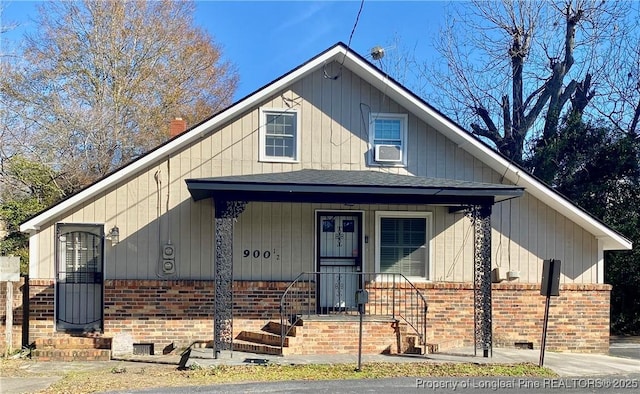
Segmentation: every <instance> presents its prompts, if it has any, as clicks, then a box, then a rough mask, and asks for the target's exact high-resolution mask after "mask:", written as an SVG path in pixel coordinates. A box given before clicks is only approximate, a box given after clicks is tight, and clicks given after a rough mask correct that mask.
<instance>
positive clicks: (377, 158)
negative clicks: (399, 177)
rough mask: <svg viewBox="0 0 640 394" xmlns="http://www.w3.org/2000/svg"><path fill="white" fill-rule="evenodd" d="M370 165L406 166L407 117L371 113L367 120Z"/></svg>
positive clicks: (404, 115) (403, 115)
mask: <svg viewBox="0 0 640 394" xmlns="http://www.w3.org/2000/svg"><path fill="white" fill-rule="evenodd" d="M369 143H370V145H371V164H373V165H379V166H405V165H406V164H407V115H406V114H388V113H372V114H371V115H370V119H369Z"/></svg>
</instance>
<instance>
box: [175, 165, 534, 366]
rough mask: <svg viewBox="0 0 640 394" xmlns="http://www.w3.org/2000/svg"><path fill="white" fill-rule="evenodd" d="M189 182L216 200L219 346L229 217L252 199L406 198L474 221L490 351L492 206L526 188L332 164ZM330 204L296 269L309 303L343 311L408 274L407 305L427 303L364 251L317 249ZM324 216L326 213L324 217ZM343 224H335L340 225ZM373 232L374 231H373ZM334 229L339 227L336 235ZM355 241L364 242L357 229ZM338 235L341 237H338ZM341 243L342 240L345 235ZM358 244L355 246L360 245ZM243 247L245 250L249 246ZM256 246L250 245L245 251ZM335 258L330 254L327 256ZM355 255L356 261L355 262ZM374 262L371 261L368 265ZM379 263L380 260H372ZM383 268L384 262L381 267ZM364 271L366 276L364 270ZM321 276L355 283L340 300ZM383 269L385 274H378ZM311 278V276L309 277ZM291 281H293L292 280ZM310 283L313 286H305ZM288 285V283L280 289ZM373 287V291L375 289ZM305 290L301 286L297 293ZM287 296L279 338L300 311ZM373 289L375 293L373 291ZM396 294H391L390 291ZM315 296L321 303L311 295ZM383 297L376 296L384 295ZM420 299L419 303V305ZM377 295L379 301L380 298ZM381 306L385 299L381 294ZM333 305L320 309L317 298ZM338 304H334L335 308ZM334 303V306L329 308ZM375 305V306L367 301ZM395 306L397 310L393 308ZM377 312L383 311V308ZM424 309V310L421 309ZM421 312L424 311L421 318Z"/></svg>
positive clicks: (483, 330) (229, 276)
mask: <svg viewBox="0 0 640 394" xmlns="http://www.w3.org/2000/svg"><path fill="white" fill-rule="evenodd" d="M186 183H187V187H188V189H189V192H190V193H191V196H192V198H193V199H194V200H196V201H198V200H203V199H209V198H212V199H213V203H214V204H215V218H214V220H215V242H216V244H215V302H214V305H215V306H214V348H215V351H216V352H220V351H222V350H231V349H232V348H233V337H234V336H233V321H234V309H233V299H234V290H233V283H234V281H233V267H234V261H233V258H234V237H233V229H234V222H235V221H236V219H237V218H238V217H240V215H241V214H242V212H243V211H244V210H245V207H246V206H247V203H249V202H287V203H320V204H327V203H329V204H341V205H343V206H344V207H345V208H346V209H349V207H352V206H354V205H357V204H395V205H403V204H406V205H407V206H408V205H412V206H423V205H430V206H439V207H446V209H447V210H448V211H449V212H452V213H460V212H463V213H464V214H465V216H467V217H468V218H469V219H470V220H471V223H472V228H473V262H474V267H473V298H474V299H473V310H474V327H473V328H474V343H475V348H476V349H481V350H482V352H483V355H485V356H488V355H489V354H490V352H491V350H492V346H493V339H492V332H491V319H492V314H491V208H492V206H493V205H494V204H495V203H497V202H500V201H504V200H507V199H511V198H515V197H519V196H521V195H522V193H523V188H521V187H517V186H510V185H502V184H491V183H478V182H468V181H458V180H450V179H430V178H423V177H415V176H410V175H398V174H390V173H383V172H373V171H329V170H300V171H293V172H285V173H273V174H261V175H246V176H229V177H218V178H204V179H188V180H186ZM330 211H331V210H329V211H326V210H325V211H323V212H318V213H316V214H314V215H315V218H314V220H315V222H316V228H318V233H317V234H316V239H315V241H314V242H313V245H314V246H313V248H314V251H308V252H309V253H314V254H315V260H316V262H317V263H316V266H315V267H314V268H315V269H313V270H308V272H307V273H305V274H303V273H301V274H300V275H301V277H303V276H305V275H306V277H305V278H306V279H305V280H303V282H305V283H307V284H308V286H306V287H305V289H306V290H305V291H306V294H307V295H308V297H307V298H308V299H309V300H310V299H311V298H312V297H311V295H312V296H313V299H314V302H315V304H314V309H315V312H316V314H317V313H321V314H322V313H327V312H333V313H335V312H340V311H342V312H346V311H348V310H352V309H353V300H350V298H352V297H355V295H354V296H352V295H351V293H354V294H355V291H353V290H355V289H366V288H367V287H368V286H369V287H371V286H372V285H373V286H374V287H375V289H378V290H379V291H381V292H383V291H387V292H388V291H390V289H391V291H392V293H388V294H395V291H396V290H394V288H395V289H398V288H401V287H402V286H398V282H403V281H406V282H405V283H404V284H403V287H404V288H412V287H413V290H412V294H414V295H412V296H411V297H413V299H415V302H412V306H411V308H409V309H411V310H420V309H421V308H425V310H426V308H427V303H428V301H429V300H428V299H426V298H425V297H424V295H423V294H422V293H421V292H420V291H419V290H418V289H416V288H415V286H413V283H412V282H411V280H409V279H407V278H406V277H404V279H402V280H397V279H393V280H391V281H389V280H388V276H389V275H390V273H391V272H390V271H389V270H384V269H379V270H377V271H374V270H370V269H368V272H365V271H363V270H362V260H363V256H362V255H361V254H360V253H354V255H353V256H342V257H341V258H339V259H335V256H333V257H332V256H329V254H328V255H327V256H323V255H322V253H320V251H319V250H320V249H321V246H322V242H323V241H322V238H321V235H322V231H323V230H322V226H327V229H326V230H328V231H331V230H334V229H332V228H331V226H332V225H333V224H332V223H331V222H329V221H328V219H326V218H325V217H323V216H322V214H323V213H324V214H327V213H332V212H330ZM354 216H355V217H354V219H351V218H349V217H346V218H343V219H342V220H343V221H342V223H343V224H344V226H346V228H349V230H350V231H347V232H353V231H352V230H351V229H350V227H352V226H353V223H351V221H352V220H353V221H355V223H358V221H357V220H358V217H357V215H354ZM327 217H328V216H327ZM343 230H344V229H341V230H340V231H343ZM376 231H377V230H376ZM338 235H339V234H336V236H338ZM357 238H358V242H360V243H361V242H363V241H362V240H363V239H364V242H368V241H367V240H366V238H365V236H363V234H360V235H359V236H358V237H357ZM341 242H342V241H341ZM345 242H346V241H345ZM361 249H362V248H361V247H359V248H357V249H356V247H354V249H353V250H361ZM246 252H247V251H245V253H246ZM248 252H249V253H253V252H252V251H250V250H249V251H248ZM332 258H333V260H332ZM358 259H360V261H359V262H358ZM338 266H350V268H348V269H344V268H338ZM371 266H373V264H369V266H368V267H371ZM376 267H377V268H380V265H379V264H377V265H376ZM382 268H384V267H382ZM367 275H368V276H367ZM320 276H325V277H326V278H329V277H331V278H333V279H332V280H325V281H324V283H325V286H326V284H327V283H335V281H336V280H338V281H339V280H342V281H343V280H344V279H346V278H352V279H350V280H351V281H352V282H353V283H354V284H355V285H353V286H351V287H352V288H351V287H348V286H346V287H343V288H344V290H342V291H343V293H344V294H343V295H342V296H345V295H346V296H347V297H349V299H347V298H345V299H344V300H338V301H339V302H337V303H336V302H335V301H336V300H335V299H331V300H329V299H327V297H333V296H332V295H331V294H332V293H331V292H324V293H322V292H321V288H322V286H323V285H322V284H321V283H323V281H321V280H318V279H319V278H320ZM385 276H387V279H382V278H384V277H385ZM312 278H313V279H312ZM296 282H299V281H293V283H290V284H291V285H292V286H294V288H295V283H296ZM311 286H313V287H314V289H313V290H310V288H311ZM285 290H286V289H285ZM378 290H376V291H378ZM299 293H300V294H302V293H303V292H302V291H301V292H299ZM287 294H289V296H291V291H290V290H287V291H283V294H282V297H281V299H280V303H281V305H280V306H279V309H280V311H279V312H280V315H281V316H282V319H283V320H282V324H281V326H280V329H281V334H282V335H281V340H282V341H283V342H284V341H285V337H286V333H285V332H284V331H282V330H285V327H287V328H286V330H290V327H294V326H293V325H291V324H290V323H294V322H295V321H292V320H291V319H292V318H293V319H294V320H295V317H296V316H299V315H302V313H301V312H300V311H295V310H292V309H291V308H290V305H295V304H296V303H295V302H293V303H288V302H287V299H286V296H287ZM375 294H376V293H374V294H372V296H373V297H376V295H375ZM391 298H393V297H391ZM316 299H317V301H318V302H316ZM381 299H382V298H380V300H381ZM385 300H387V301H385V303H386V305H387V310H385V312H384V315H392V316H395V315H396V313H395V312H396V310H395V309H394V308H396V303H395V302H388V300H389V297H387V298H385ZM421 300H424V306H422V305H421V302H422V301H421ZM378 301H379V300H378ZM379 302H380V305H381V306H380V309H379V310H382V305H383V304H385V303H383V302H381V301H379ZM323 303H325V304H326V305H325V307H327V306H329V307H331V308H328V309H325V310H322V304H323ZM336 305H337V307H336ZM389 308H391V309H392V310H391V313H389V310H388V309H389ZM330 309H331V310H330ZM369 309H372V308H369ZM398 312H399V311H398ZM381 315H382V313H381ZM409 315H411V314H407V313H405V314H404V315H401V316H400V318H402V319H404V321H405V322H407V323H408V325H409V326H411V328H412V329H413V330H415V331H416V333H417V335H418V338H419V341H421V342H424V339H425V338H424V331H426V326H427V324H426V322H425V323H422V322H421V319H422V317H420V314H419V313H418V314H416V316H415V317H414V316H410V317H408V316H409ZM423 316H426V314H423ZM424 318H425V319H426V317H424Z"/></svg>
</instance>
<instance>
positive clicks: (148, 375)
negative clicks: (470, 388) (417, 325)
mask: <svg viewBox="0 0 640 394" xmlns="http://www.w3.org/2000/svg"><path fill="white" fill-rule="evenodd" d="M29 362H32V361H22V360H3V361H2V364H1V366H2V375H3V376H25V377H26V376H34V374H33V373H32V372H29V373H27V374H26V375H25V367H24V363H29ZM20 363H23V364H22V365H21V364H20ZM354 369H355V365H354V364H331V365H323V364H309V365H278V364H267V365H241V366H225V365H221V366H214V367H202V366H199V365H192V366H191V367H190V368H189V369H188V370H185V371H178V370H177V369H176V366H172V365H150V364H145V365H137V364H133V365H132V364H127V365H126V366H124V364H116V365H115V366H112V367H105V368H102V369H97V370H91V371H82V372H67V373H64V374H63V376H62V379H60V380H59V381H58V382H57V383H54V384H53V385H52V386H50V387H49V388H48V389H47V390H45V391H43V392H44V393H94V392H100V391H107V390H125V389H126V390H135V389H144V388H154V387H177V386H194V385H215V384H222V383H239V382H261V381H262V382H264V381H284V380H344V379H381V378H393V377H421V378H424V377H481V376H510V377H555V376H557V375H556V374H555V373H554V372H553V371H551V370H549V369H547V368H541V367H538V366H537V365H534V364H530V363H523V364H474V363H432V362H414V363H370V364H363V366H362V371H360V372H355V370H354Z"/></svg>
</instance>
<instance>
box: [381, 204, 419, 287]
mask: <svg viewBox="0 0 640 394" xmlns="http://www.w3.org/2000/svg"><path fill="white" fill-rule="evenodd" d="M430 239H431V213H429V212H376V265H377V267H376V268H377V270H378V271H379V272H381V273H387V274H402V275H404V276H406V277H412V278H422V279H429V276H430V275H429V271H430V269H429V265H430V247H429V241H430Z"/></svg>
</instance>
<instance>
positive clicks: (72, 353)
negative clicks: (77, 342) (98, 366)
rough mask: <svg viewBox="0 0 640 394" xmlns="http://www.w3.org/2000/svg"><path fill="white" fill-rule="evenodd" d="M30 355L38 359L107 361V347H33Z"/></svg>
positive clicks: (108, 352) (109, 355)
mask: <svg viewBox="0 0 640 394" xmlns="http://www.w3.org/2000/svg"><path fill="white" fill-rule="evenodd" d="M31 357H32V358H35V359H37V360H38V361H109V360H111V350H109V349H34V350H33V351H31Z"/></svg>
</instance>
